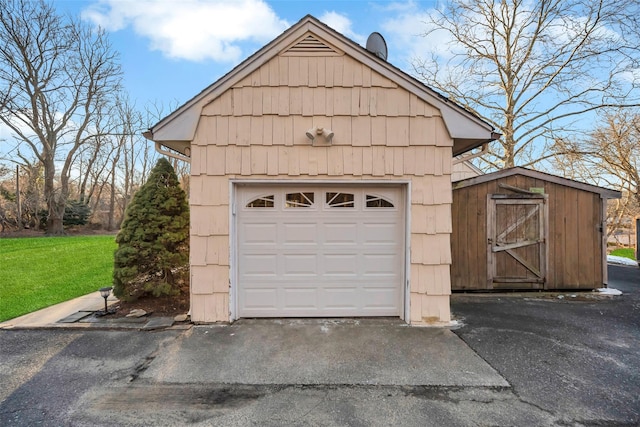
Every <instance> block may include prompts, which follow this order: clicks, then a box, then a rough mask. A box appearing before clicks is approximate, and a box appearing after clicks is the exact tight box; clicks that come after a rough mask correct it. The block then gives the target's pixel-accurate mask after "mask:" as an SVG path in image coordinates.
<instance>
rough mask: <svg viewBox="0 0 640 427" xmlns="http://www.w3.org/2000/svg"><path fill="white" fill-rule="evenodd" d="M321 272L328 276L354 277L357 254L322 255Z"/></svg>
mask: <svg viewBox="0 0 640 427" xmlns="http://www.w3.org/2000/svg"><path fill="white" fill-rule="evenodd" d="M323 259H324V269H323V272H324V274H326V275H330V276H344V275H348V276H356V275H357V274H358V272H357V265H358V254H355V253H345V254H327V255H324V257H323Z"/></svg>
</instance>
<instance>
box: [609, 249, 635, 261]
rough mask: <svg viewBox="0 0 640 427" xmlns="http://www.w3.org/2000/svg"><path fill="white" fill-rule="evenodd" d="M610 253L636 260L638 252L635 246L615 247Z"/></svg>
mask: <svg viewBox="0 0 640 427" xmlns="http://www.w3.org/2000/svg"><path fill="white" fill-rule="evenodd" d="M610 255H614V256H621V257H625V258H629V259H632V260H634V261H635V260H636V253H635V250H634V249H633V248H622V249H615V250H613V251H611V254H610Z"/></svg>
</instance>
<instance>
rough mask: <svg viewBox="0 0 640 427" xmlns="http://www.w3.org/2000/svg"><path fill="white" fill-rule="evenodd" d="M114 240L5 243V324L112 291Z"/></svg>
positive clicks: (0, 261)
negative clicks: (107, 289) (103, 290)
mask: <svg viewBox="0 0 640 427" xmlns="http://www.w3.org/2000/svg"><path fill="white" fill-rule="evenodd" d="M115 249H116V243H115V236H74V237H25V238H16V239H0V321H5V320H7V319H12V318H14V317H17V316H20V315H23V314H25V313H30V312H32V311H36V310H38V309H41V308H44V307H48V306H50V305H53V304H57V303H59V302H62V301H67V300H70V299H72V298H75V297H78V296H81V295H86V294H88V293H91V292H94V291H96V290H98V289H99V288H101V287H103V286H111V282H112V276H113V252H114V251H115Z"/></svg>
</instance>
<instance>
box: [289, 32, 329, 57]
mask: <svg viewBox="0 0 640 427" xmlns="http://www.w3.org/2000/svg"><path fill="white" fill-rule="evenodd" d="M283 54H284V55H300V56H306V55H308V56H312V55H313V56H333V55H340V53H339V52H338V51H337V50H336V49H334V48H333V47H331V46H329V45H327V44H325V43H324V42H322V41H321V40H318V39H317V38H315V37H314V36H312V35H311V34H309V35H307V36H306V37H305V38H303V39H301V40H299V41H298V42H297V43H296V44H294V45H293V46H291V47H290V48H289V49H287V50H286V51H285V52H284V53H283Z"/></svg>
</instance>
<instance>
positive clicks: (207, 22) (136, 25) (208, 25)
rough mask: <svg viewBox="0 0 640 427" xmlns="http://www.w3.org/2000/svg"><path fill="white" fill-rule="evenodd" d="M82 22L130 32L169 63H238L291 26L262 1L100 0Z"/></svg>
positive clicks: (86, 11) (91, 7)
mask: <svg viewBox="0 0 640 427" xmlns="http://www.w3.org/2000/svg"><path fill="white" fill-rule="evenodd" d="M82 17H83V19H86V20H89V21H91V22H93V23H95V24H96V25H100V26H102V27H103V28H105V29H107V30H109V31H118V30H122V29H124V28H127V27H129V26H130V27H132V29H133V30H134V31H135V32H136V33H137V34H138V35H140V36H142V37H145V38H147V39H149V42H150V47H151V48H152V49H154V50H158V51H160V52H162V53H163V54H164V55H166V56H168V57H170V58H176V59H186V60H191V61H202V60H206V59H212V60H214V61H218V62H237V61H239V60H240V59H242V57H243V56H244V55H245V54H243V52H242V46H241V44H242V43H243V42H247V41H252V42H259V43H264V42H267V41H269V40H271V39H273V38H274V37H276V36H277V35H278V34H280V33H281V32H283V31H284V30H285V29H286V28H288V27H289V23H287V22H286V21H285V20H282V19H280V18H279V17H278V16H277V15H276V14H275V12H274V11H273V10H272V9H271V7H270V6H269V5H268V4H267V3H266V2H265V1H263V0H237V1H223V0H217V1H206V0H185V1H171V0H138V1H135V2H133V1H121V0H101V1H100V2H99V3H96V4H94V5H92V6H90V7H89V8H87V9H85V10H84V11H83V13H82Z"/></svg>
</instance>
